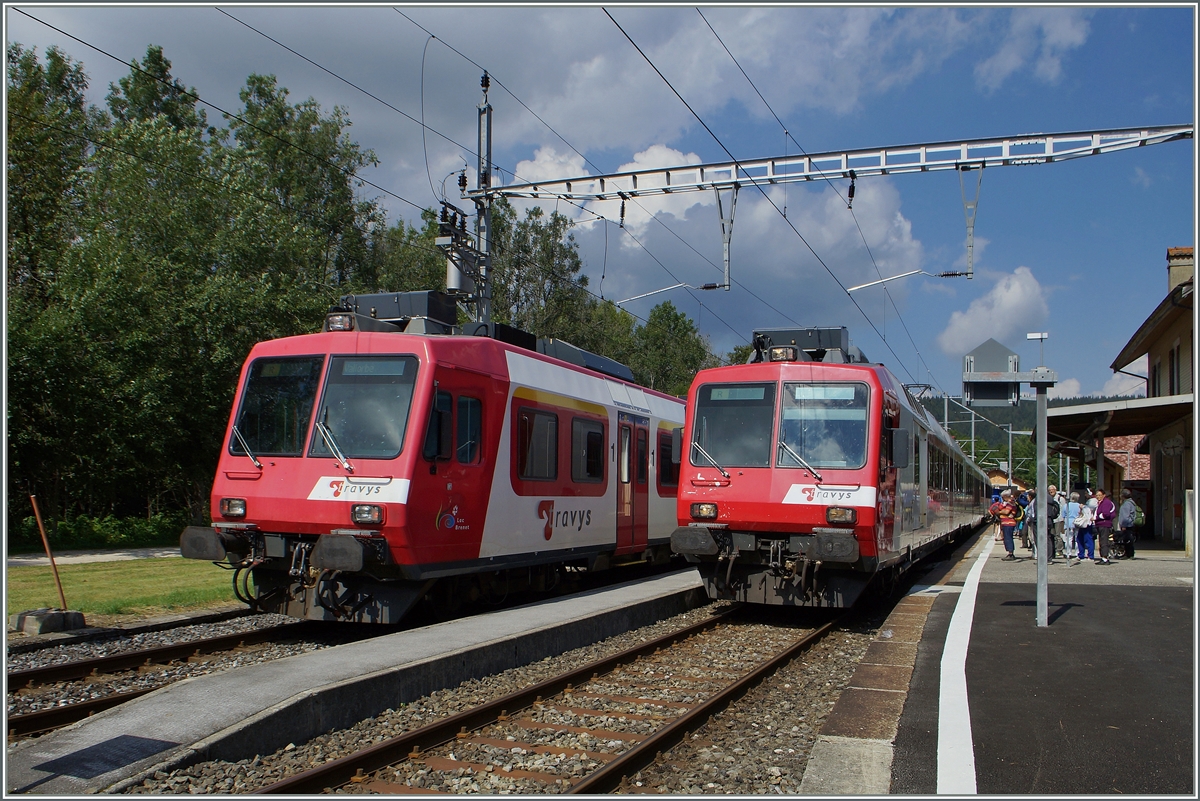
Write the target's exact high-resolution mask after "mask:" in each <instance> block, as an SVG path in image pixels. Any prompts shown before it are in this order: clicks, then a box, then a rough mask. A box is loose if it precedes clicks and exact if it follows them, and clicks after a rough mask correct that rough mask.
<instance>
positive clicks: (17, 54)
mask: <svg viewBox="0 0 1200 801" xmlns="http://www.w3.org/2000/svg"><path fill="white" fill-rule="evenodd" d="M7 90H8V106H7V112H6V115H7V121H8V165H7V176H8V196H7V203H8V243H7V246H8V274H7V289H8V299H9V303H10V304H12V305H17V304H22V303H27V302H29V301H30V300H35V299H36V298H37V297H39V296H41V295H44V293H45V291H46V287H47V285H48V284H49V283H50V282H51V281H53V279H54V274H55V269H56V267H57V263H58V260H59V259H60V258H61V256H62V253H63V251H64V250H65V249H66V248H67V246H68V244H69V243H70V241H71V238H72V236H73V234H74V221H75V218H76V215H77V214H78V212H79V209H80V207H81V206H82V203H83V195H82V193H81V184H82V182H83V180H84V178H85V173H84V165H85V164H86V162H87V156H88V147H89V145H88V140H87V129H88V123H89V112H88V109H87V108H86V106H85V99H84V93H85V92H86V91H87V76H86V75H85V74H84V72H83V65H82V64H80V63H79V62H75V61H72V60H71V58H70V57H69V56H67V55H65V54H64V53H63V52H62V51H60V50H59V49H58V48H55V47H51V48H50V49H48V50H47V51H46V63H45V64H42V63H41V62H39V61H38V57H37V53H35V52H34V51H32V50H26V49H25V48H24V47H22V46H21V45H20V44H17V43H13V44H10V45H9V46H8V75H7ZM10 308H11V306H10Z"/></svg>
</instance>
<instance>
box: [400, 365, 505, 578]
mask: <svg viewBox="0 0 1200 801" xmlns="http://www.w3.org/2000/svg"><path fill="white" fill-rule="evenodd" d="M435 378H436V384H435V387H434V398H433V404H432V408H431V412H430V418H429V420H428V421H427V423H426V429H425V437H424V444H423V449H422V451H423V452H422V457H423V458H422V460H421V461H420V462H418V465H419V466H418V467H417V469H416V471H415V474H414V482H413V485H414V486H413V490H412V491H411V492H410V498H409V526H410V527H411V530H412V534H413V547H414V550H416V551H418V552H419V561H422V562H445V561H455V560H459V559H466V558H475V557H476V556H478V550H479V540H480V538H481V537H482V535H483V523H484V519H485V517H486V515H487V505H488V498H489V497H490V495H491V477H492V474H493V472H494V470H493V467H492V465H493V461H494V459H495V453H494V451H491V450H490V449H488V448H486V447H485V446H484V437H485V434H486V432H487V429H488V427H489V426H491V427H496V426H498V425H499V420H498V419H497V416H496V415H497V412H500V413H502V411H503V406H504V404H503V396H502V395H501V396H500V397H499V402H498V403H497V400H498V399H497V394H496V385H495V384H496V382H495V381H494V379H492V378H491V376H486V375H483V374H480V373H475V372H473V371H470V370H465V369H461V368H460V369H453V370H448V369H445V368H443V367H440V366H439V367H438V369H437V371H436V373H435ZM485 414H486V415H487V416H488V417H489V418H490V419H485ZM493 437H494V435H493Z"/></svg>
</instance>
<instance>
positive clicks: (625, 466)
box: [619, 426, 632, 484]
mask: <svg viewBox="0 0 1200 801" xmlns="http://www.w3.org/2000/svg"><path fill="white" fill-rule="evenodd" d="M631 453H632V451H631V449H630V447H629V426H621V453H620V455H619V459H620V470H621V483H622V484H628V483H629V475H630V470H629V460H630V458H631Z"/></svg>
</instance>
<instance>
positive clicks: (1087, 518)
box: [1075, 498, 1096, 562]
mask: <svg viewBox="0 0 1200 801" xmlns="http://www.w3.org/2000/svg"><path fill="white" fill-rule="evenodd" d="M1095 509H1096V499H1095V498H1092V499H1090V500H1089V501H1088V502H1087V503H1085V504H1081V505H1080V507H1079V515H1078V516H1077V517H1076V518H1075V544H1076V546H1077V547H1078V548H1079V561H1080V562H1082V561H1083V554H1084V552H1085V551H1086V552H1087V558H1088V560H1089V561H1090V560H1092V559H1094V558H1095V556H1096V544H1095V531H1094V529H1093V528H1092V521H1093V520H1094V519H1095Z"/></svg>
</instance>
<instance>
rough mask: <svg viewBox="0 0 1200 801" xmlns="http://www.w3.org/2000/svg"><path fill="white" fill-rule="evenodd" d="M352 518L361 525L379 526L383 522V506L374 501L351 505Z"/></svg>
mask: <svg viewBox="0 0 1200 801" xmlns="http://www.w3.org/2000/svg"><path fill="white" fill-rule="evenodd" d="M350 519H351V520H353V521H354V522H355V523H358V524H359V525H360V526H378V525H380V524H382V523H383V507H382V506H379V505H377V504H374V503H356V504H354V505H353V506H351V507H350Z"/></svg>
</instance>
